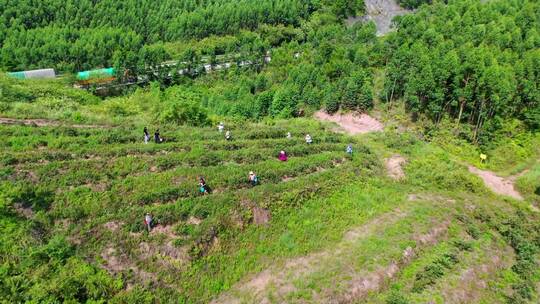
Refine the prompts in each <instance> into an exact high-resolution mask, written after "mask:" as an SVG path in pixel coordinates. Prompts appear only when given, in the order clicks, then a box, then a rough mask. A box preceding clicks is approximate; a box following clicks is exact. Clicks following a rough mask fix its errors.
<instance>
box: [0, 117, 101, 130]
mask: <svg viewBox="0 0 540 304" xmlns="http://www.w3.org/2000/svg"><path fill="white" fill-rule="evenodd" d="M0 125H25V126H36V127H50V126H53V127H56V126H67V127H71V128H105V127H106V126H100V125H82V124H64V123H62V122H60V121H56V120H48V119H15V118H6V117H0Z"/></svg>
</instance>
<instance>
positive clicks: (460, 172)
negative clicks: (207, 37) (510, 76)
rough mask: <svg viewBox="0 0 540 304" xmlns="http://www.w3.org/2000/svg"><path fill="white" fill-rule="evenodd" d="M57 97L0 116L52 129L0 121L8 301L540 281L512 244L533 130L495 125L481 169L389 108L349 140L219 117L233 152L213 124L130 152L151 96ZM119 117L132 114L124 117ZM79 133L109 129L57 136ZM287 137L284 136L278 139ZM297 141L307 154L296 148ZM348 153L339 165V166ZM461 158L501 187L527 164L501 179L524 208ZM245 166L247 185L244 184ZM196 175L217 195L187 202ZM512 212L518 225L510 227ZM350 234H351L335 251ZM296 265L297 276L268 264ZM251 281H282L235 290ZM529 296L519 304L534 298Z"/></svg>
mask: <svg viewBox="0 0 540 304" xmlns="http://www.w3.org/2000/svg"><path fill="white" fill-rule="evenodd" d="M379 76H381V77H382V75H379ZM379 76H378V77H379ZM376 83H378V82H377V81H376ZM56 90H60V89H58V88H57V89H54V90H51V88H49V87H47V86H46V85H43V89H42V91H43V92H44V93H43V95H44V97H43V98H38V100H36V101H34V102H32V103H13V104H12V107H11V108H9V109H3V110H2V116H12V117H19V118H25V117H34V118H49V119H58V120H60V121H62V122H65V123H66V124H67V125H66V126H57V127H41V128H37V127H30V126H26V127H22V126H5V125H0V133H1V134H3V135H4V140H3V141H1V142H0V151H1V155H2V157H1V159H0V162H1V165H2V166H1V168H0V176H2V178H3V182H2V183H0V186H1V190H2V195H1V196H0V203H2V204H0V206H1V207H2V208H1V209H0V211H1V212H2V213H1V219H2V222H1V226H2V230H3V231H5V233H4V234H3V235H2V239H1V240H0V241H1V242H0V243H2V247H1V249H2V250H1V252H0V253H2V254H1V256H2V259H1V261H2V265H3V266H2V268H1V269H0V270H1V271H2V273H3V275H2V279H3V281H2V282H1V283H2V284H0V287H2V288H0V290H1V291H2V292H3V294H6V295H11V296H14V295H16V296H14V297H13V298H8V297H6V298H7V299H9V300H8V302H9V301H11V302H17V301H25V300H29V299H34V300H36V301H45V302H46V301H53V299H59V298H60V299H65V300H76V301H85V300H86V299H99V298H106V299H111V298H112V301H113V302H119V303H121V302H143V303H144V302H149V303H150V302H154V301H155V300H156V299H159V300H161V301H162V302H168V301H173V300H174V301H176V300H178V299H180V300H181V301H183V302H188V303H203V302H208V301H210V300H211V299H213V298H216V297H219V295H220V294H221V295H222V297H221V298H218V299H223V298H226V297H227V296H231V295H232V296H234V297H238V298H240V299H244V300H245V301H247V302H259V300H261V299H262V298H264V297H266V298H268V299H269V300H270V301H271V302H280V301H286V302H297V303H306V302H313V301H318V302H327V301H328V299H332V298H338V299H339V298H341V299H343V300H346V301H352V302H354V301H357V302H365V301H368V302H375V303H384V302H387V303H406V302H403V301H407V300H408V301H410V302H411V303H417V302H427V301H429V300H435V301H436V302H438V303H444V302H445V301H446V302H448V301H450V300H451V299H454V301H457V300H459V299H462V300H465V301H469V302H483V303H498V302H505V301H506V300H507V298H508V297H511V296H512V295H516V294H518V292H519V291H522V290H523V289H524V287H523V288H522V287H520V286H523V283H524V282H535V281H536V282H538V281H539V279H538V273H537V271H536V268H534V267H536V266H535V265H536V264H532V265H529V266H526V267H525V266H523V265H526V263H525V262H523V261H529V260H528V259H526V258H524V256H525V254H526V252H527V251H523V250H522V249H520V250H515V249H516V248H521V247H520V246H522V245H523V244H524V243H526V244H535V245H533V246H538V245H539V244H538V241H537V240H538V239H539V238H538V227H531V226H527V225H529V224H530V223H533V224H534V223H537V222H538V215H537V214H536V213H533V212H531V211H530V209H529V208H528V206H529V205H530V204H537V203H538V199H539V195H538V193H536V194H535V192H536V191H538V190H537V188H538V186H540V185H538V180H539V179H538V176H539V168H540V167H539V164H538V163H534V160H535V159H538V152H539V151H538V146H539V145H538V144H537V143H538V140H539V139H538V138H539V137H538V135H534V134H521V133H519V129H516V128H511V129H509V130H508V132H510V134H514V135H515V136H513V139H512V140H509V141H506V142H503V143H496V144H495V145H494V147H493V148H492V149H490V150H489V151H482V152H487V154H488V156H489V160H488V162H487V163H486V164H479V163H478V160H477V157H478V153H479V152H480V151H478V150H477V148H476V147H473V146H471V145H469V144H467V143H465V142H464V141H461V140H457V139H455V136H454V135H453V134H451V133H450V132H446V133H445V132H435V133H433V132H431V133H430V137H428V138H424V139H421V138H422V136H420V135H419V134H420V132H419V130H420V127H419V126H421V125H422V122H420V123H416V124H413V123H411V122H410V121H408V120H407V119H406V115H405V114H404V112H403V110H402V109H401V108H400V107H399V106H397V104H396V105H394V106H393V107H392V108H391V109H388V108H387V107H385V106H384V105H383V104H380V103H377V105H376V112H377V114H378V115H379V116H380V117H381V118H382V119H383V120H385V122H386V125H387V130H386V131H385V132H384V133H379V134H369V135H363V136H358V137H354V138H351V137H349V136H345V135H341V134H335V133H332V132H331V131H330V130H331V126H327V125H323V124H320V123H318V122H314V121H312V120H310V119H297V120H289V121H276V122H267V123H265V124H257V125H254V124H249V125H245V124H243V123H242V124H237V125H234V124H232V123H230V124H228V125H230V126H231V127H232V131H233V136H234V138H235V140H234V141H233V142H226V141H225V140H223V138H222V135H221V134H219V133H218V132H216V130H215V129H210V128H189V127H178V126H161V129H162V135H163V136H165V137H166V138H167V139H168V142H167V143H165V144H162V145H155V144H149V145H143V144H142V143H141V141H142V140H141V130H140V129H141V126H142V125H143V124H144V123H147V122H148V121H151V120H152V117H151V116H152V114H151V113H149V112H151V111H148V109H145V108H144V107H145V104H147V103H146V102H145V100H148V99H152V98H155V96H154V93H152V92H146V93H145V92H138V93H135V94H134V95H132V96H131V97H129V98H127V99H125V100H124V99H121V100H120V99H113V100H108V101H106V102H104V103H98V101H96V100H92V98H90V97H88V96H83V97H84V100H88V103H87V105H80V104H79V103H77V102H76V101H75V100H78V99H79V97H80V96H78V95H77V94H79V93H77V92H74V91H73V92H72V91H71V90H70V92H69V94H66V96H67V97H66V98H67V99H66V100H63V99H62V98H61V96H60V95H62V94H63V93H62V90H60V91H58V92H57V91H56ZM51 96H54V97H51ZM70 96H71V97H70ZM53 101H54V102H53ZM117 103H121V107H117V106H118V104H117ZM60 105H64V106H65V105H67V106H65V107H60ZM119 109H121V111H120V112H118V111H119ZM126 109H132V110H133V113H134V114H133V113H132V114H130V115H129V116H128V117H124V116H123V114H122V113H123V111H126ZM139 112H141V113H143V114H137V113H139ZM81 122H82V123H85V122H87V123H101V124H105V125H109V127H107V128H82V129H80V128H72V127H69V124H70V123H81ZM442 129H450V128H446V127H445V128H442ZM287 131H292V132H293V134H294V136H295V138H294V139H293V140H287V139H284V138H283V137H284V134H285V133H286V132H287ZM308 132H309V133H310V134H311V135H312V136H313V137H314V138H315V144H314V145H312V146H306V145H305V144H304V143H303V140H302V136H303V134H304V133H308ZM425 139H431V142H427V141H426V140H425ZM349 142H352V143H353V144H354V146H355V155H354V157H353V158H352V159H351V158H348V157H346V156H345V155H344V154H345V153H344V148H345V146H346V144H347V143H349ZM281 149H286V150H287V151H288V152H289V154H290V156H291V160H290V161H289V162H287V163H286V164H283V163H279V162H277V161H276V160H275V157H276V153H277V152H278V151H279V150H281ZM395 153H399V154H401V155H403V156H404V157H406V158H407V160H408V162H407V165H406V166H405V173H406V176H407V177H406V178H405V179H404V180H402V181H399V182H396V181H393V180H391V179H389V178H388V177H386V172H385V169H384V163H383V162H384V158H386V157H389V156H391V155H393V154H395ZM466 163H471V164H475V165H477V166H480V167H483V168H487V169H491V170H494V171H496V172H497V173H498V174H500V175H503V176H507V175H512V174H515V173H518V172H520V171H521V170H522V169H523V168H530V170H529V171H527V172H525V173H524V174H523V175H521V176H520V177H518V178H517V187H518V189H519V190H520V191H521V192H522V194H523V195H524V196H525V197H526V201H525V202H516V201H513V200H510V199H508V198H501V197H497V196H495V195H494V194H492V193H491V192H490V191H489V190H487V189H485V187H484V186H483V184H482V182H481V181H480V180H479V179H478V178H476V177H475V176H472V175H471V174H470V173H469V172H468V171H467V169H466V166H465V164H466ZM250 170H255V171H256V172H257V173H258V174H259V176H260V178H261V180H262V185H260V186H258V187H255V188H249V187H247V185H246V183H245V182H244V180H245V178H246V175H247V172H248V171H250ZM201 174H203V175H204V176H205V177H206V178H207V180H208V182H209V183H210V185H211V186H212V187H213V188H214V190H215V193H213V194H212V195H211V196H206V197H198V196H197V193H196V183H197V182H196V179H197V176H199V175H201ZM255 206H257V208H264V209H267V210H268V211H269V212H270V214H271V220H270V222H269V223H268V224H266V225H256V224H254V223H253V211H254V209H253V208H254V207H255ZM518 211H519V212H518ZM145 212H152V213H153V214H154V215H155V217H156V219H157V220H158V221H159V223H160V225H159V226H158V228H157V229H156V230H155V232H153V233H151V234H148V233H145V232H143V227H142V224H141V221H142V216H143V214H144V213H145ZM520 212H522V213H523V215H520ZM394 215H395V216H394ZM515 217H517V218H518V219H520V221H519V222H520V224H519V225H518V224H515V225H509V224H508V223H512V221H515V220H514V218H515ZM440 223H448V227H447V231H446V232H445V233H444V234H443V235H442V236H441V237H439V238H437V239H436V241H434V242H433V243H428V244H421V243H419V241H418V239H419V238H421V237H422V235H425V234H427V233H429V231H430V229H433V227H437V225H439V224H440ZM355 229H360V230H362V229H367V230H366V231H367V232H363V233H361V234H362V236H361V237H358V238H353V239H352V241H351V240H347V239H346V238H345V239H344V236H347V235H349V234H350V231H353V232H354V231H355ZM362 231H363V230H362ZM509 231H510V232H511V233H509ZM516 231H517V232H516ZM524 231H525V232H524ZM348 232H349V233H348ZM515 235H520V236H521V237H520V238H516V237H515ZM535 238H536V240H535ZM19 240H20V241H19ZM516 240H519V241H516ZM518 245H519V246H518ZM407 247H411V248H414V250H415V255H414V258H413V259H412V260H410V261H407V263H402V264H400V267H399V271H398V272H397V273H395V274H393V275H392V278H391V279H390V278H385V279H384V280H382V281H381V282H382V283H380V284H375V285H377V286H376V288H373V289H372V290H371V291H370V290H368V292H367V293H360V294H359V293H354V292H352V291H351V290H354V287H355V285H354V282H358V281H359V280H360V281H361V280H362V279H364V278H371V277H373V275H374V274H378V273H379V272H380V269H384V268H385V267H387V266H388V265H391V263H392V262H395V261H400V260H402V255H403V251H404V250H405V249H406V248H407ZM525 247H527V246H525ZM449 256H451V257H452V258H450V262H444V261H447V260H448V259H449ZM536 256H537V255H536ZM295 259H296V260H298V259H300V260H302V261H304V260H307V261H309V263H308V266H307V267H300V268H298V267H296V268H295V267H292V268H287V267H285V268H283V267H284V266H285V265H289V264H290V263H291V261H295ZM441 259H442V260H441ZM494 259H495V260H496V262H494V261H495V260H494ZM441 261H443V262H444V263H442V262H441ZM441 263H442V264H441ZM492 264H494V265H496V267H493V268H492V267H487V268H486V265H492ZM441 265H443V266H441ZM515 265H518V266H515ZM513 266H514V267H513ZM527 267H528V268H527ZM531 267H532V268H533V270H531ZM104 269H106V270H107V271H105V270H104ZM524 269H525V270H524ZM263 270H268V271H269V272H270V273H272V274H273V275H274V277H275V278H284V279H282V281H281V282H279V281H278V282H275V284H273V285H272V284H271V285H270V286H268V287H267V288H263V289H262V290H261V291H260V292H259V293H255V294H254V293H253V292H252V291H250V290H249V289H248V290H247V291H246V289H245V288H243V287H244V286H245V284H246V282H249V281H250V280H251V279H252V278H253V277H254V276H256V275H257V274H258V273H260V272H261V271H263ZM465 274H468V275H465ZM478 278H480V279H478ZM288 283H291V284H292V285H287V284H288ZM280 284H281V285H280ZM478 284H480V285H478ZM280 286H282V287H283V286H285V287H286V288H281V289H280ZM291 286H292V288H291ZM458 291H459V292H458ZM461 291H465V293H464V294H462V293H461ZM456 294H457V295H458V296H457V298H452V297H456V296H455V295H456ZM530 294H532V295H533V297H532V298H531V299H530V300H529V301H531V302H534V301H536V300H537V299H538V298H537V296H536V295H535V294H536V293H535V292H532V293H530ZM223 295H225V296H223ZM460 297H465V298H460ZM456 299H457V300H456ZM401 300H403V301H402V302H399V301H401Z"/></svg>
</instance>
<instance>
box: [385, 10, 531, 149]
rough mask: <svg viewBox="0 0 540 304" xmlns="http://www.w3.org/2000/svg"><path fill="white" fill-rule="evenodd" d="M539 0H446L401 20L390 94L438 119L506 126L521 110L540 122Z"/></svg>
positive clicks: (391, 42)
mask: <svg viewBox="0 0 540 304" xmlns="http://www.w3.org/2000/svg"><path fill="white" fill-rule="evenodd" d="M539 18H540V5H539V3H538V1H527V0H509V1H488V2H486V3H483V2H481V1H474V0H461V1H452V2H450V3H449V4H444V3H441V2H438V3H436V4H434V5H432V6H425V7H423V9H421V10H419V11H418V12H417V13H416V14H410V15H407V16H403V17H400V18H399V19H398V20H397V26H398V28H399V31H397V32H396V33H393V34H392V35H390V36H389V37H388V40H387V44H388V48H389V50H388V52H389V54H390V55H389V58H388V65H387V67H386V73H387V77H386V82H385V92H384V95H385V97H384V99H386V100H389V101H390V102H391V101H392V99H396V98H403V99H404V102H405V103H406V105H407V108H408V109H409V111H410V112H411V113H412V115H413V116H416V115H417V114H419V113H422V114H425V115H427V116H428V117H430V118H431V119H432V120H433V121H435V122H436V123H438V122H440V120H441V119H442V118H443V117H445V116H446V115H448V116H450V117H451V118H452V119H455V121H456V124H457V125H459V124H461V123H468V124H469V125H471V126H472V132H473V135H472V139H473V140H474V141H477V140H478V138H479V137H481V134H479V133H480V130H482V129H484V130H487V131H490V130H491V131H493V130H495V129H498V128H499V127H500V125H501V123H502V122H503V120H505V119H508V118H511V117H516V118H520V119H522V120H523V121H525V122H526V123H527V124H528V125H529V126H530V127H532V128H538V127H539V122H540V90H539V89H540V88H539V84H540V49H539V47H540V32H539V28H538V24H539Z"/></svg>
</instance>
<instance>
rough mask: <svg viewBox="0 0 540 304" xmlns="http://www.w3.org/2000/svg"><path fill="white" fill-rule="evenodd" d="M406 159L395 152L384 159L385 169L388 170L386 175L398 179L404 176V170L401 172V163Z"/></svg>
mask: <svg viewBox="0 0 540 304" xmlns="http://www.w3.org/2000/svg"><path fill="white" fill-rule="evenodd" d="M406 162H407V160H406V159H405V158H404V157H403V156H401V155H399V154H396V155H394V156H392V157H390V158H388V159H386V161H385V165H386V171H388V176H390V178H392V179H394V180H400V179H402V178H404V177H405V172H403V168H402V165H403V164H405V163H406Z"/></svg>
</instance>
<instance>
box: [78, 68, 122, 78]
mask: <svg viewBox="0 0 540 304" xmlns="http://www.w3.org/2000/svg"><path fill="white" fill-rule="evenodd" d="M110 77H114V68H103V69H96V70H90V71H82V72H78V73H77V80H83V81H84V80H91V79H100V78H110Z"/></svg>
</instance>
